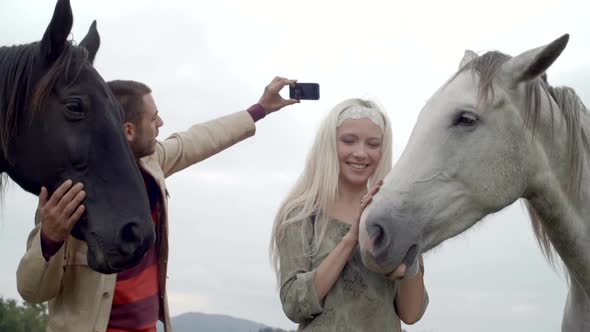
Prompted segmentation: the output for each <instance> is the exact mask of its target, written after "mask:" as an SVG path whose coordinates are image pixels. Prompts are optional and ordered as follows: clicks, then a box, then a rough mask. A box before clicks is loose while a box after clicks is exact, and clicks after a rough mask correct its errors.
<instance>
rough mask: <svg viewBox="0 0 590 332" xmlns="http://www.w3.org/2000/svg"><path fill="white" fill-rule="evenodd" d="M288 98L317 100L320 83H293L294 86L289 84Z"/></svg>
mask: <svg viewBox="0 0 590 332" xmlns="http://www.w3.org/2000/svg"><path fill="white" fill-rule="evenodd" d="M289 98H291V99H304V100H318V99H320V85H319V84H318V83H295V86H289Z"/></svg>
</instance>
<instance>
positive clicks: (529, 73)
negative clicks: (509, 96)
mask: <svg viewBox="0 0 590 332" xmlns="http://www.w3.org/2000/svg"><path fill="white" fill-rule="evenodd" d="M568 40H569V34H565V35H563V36H561V37H559V38H557V39H556V40H554V41H552V42H551V43H550V44H547V45H545V46H541V47H538V48H534V49H532V50H528V51H526V52H524V53H522V54H520V55H518V56H515V57H514V58H512V59H510V60H508V61H507V62H506V63H505V64H504V65H502V76H503V77H505V78H506V79H507V80H508V81H510V82H511V84H512V85H513V86H515V85H516V84H518V83H520V82H526V81H529V80H532V79H534V78H536V77H537V76H539V75H541V74H543V73H544V72H545V71H546V70H547V69H548V68H549V67H550V66H551V65H552V64H553V62H554V61H555V60H556V59H557V58H558V57H559V55H560V54H561V52H562V51H563V50H564V49H565V46H566V45H567V42H568Z"/></svg>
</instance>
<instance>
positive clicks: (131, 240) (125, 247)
mask: <svg viewBox="0 0 590 332" xmlns="http://www.w3.org/2000/svg"><path fill="white" fill-rule="evenodd" d="M119 240H120V241H121V242H120V243H119V251H120V252H121V253H122V254H123V255H131V254H133V253H134V252H135V251H136V250H137V248H138V247H139V245H140V244H141V242H142V239H141V235H140V234H139V226H138V225H137V223H135V222H130V223H127V224H125V225H124V226H123V228H122V229H121V233H120V236H119Z"/></svg>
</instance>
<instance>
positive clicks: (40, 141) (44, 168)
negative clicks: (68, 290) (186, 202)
mask: <svg viewBox="0 0 590 332" xmlns="http://www.w3.org/2000/svg"><path fill="white" fill-rule="evenodd" d="M72 21H73V17H72V9H71V7H70V2H69V0H58V2H57V5H56V7H55V11H54V13H53V18H52V19H51V22H50V23H49V26H48V27H47V30H46V31H45V34H44V35H43V39H42V40H41V41H40V42H35V43H32V44H28V45H19V46H12V47H2V48H0V146H1V148H2V149H1V150H0V172H6V173H7V174H8V175H9V176H10V177H11V178H12V179H13V180H14V181H15V182H16V183H18V184H19V185H20V186H21V187H22V188H23V189H25V190H26V191H28V192H30V193H33V194H39V192H40V189H41V186H46V187H47V189H48V191H49V193H50V194H51V193H52V192H53V191H54V190H55V189H56V188H57V187H58V186H59V185H60V184H61V183H63V182H64V181H65V180H66V179H72V180H73V181H74V182H82V183H83V184H84V190H85V191H86V198H85V201H84V205H85V207H86V210H85V213H84V215H83V216H82V218H81V219H80V220H79V221H78V223H77V224H76V226H75V228H74V231H73V232H72V233H73V235H74V236H75V237H77V238H79V239H81V240H84V241H86V242H87V244H88V264H89V265H90V267H91V268H92V269H94V270H96V271H98V272H102V273H113V272H119V271H122V270H124V269H126V268H129V267H131V266H133V265H135V264H137V263H138V262H139V260H140V259H141V258H142V257H143V255H144V254H145V252H146V251H147V250H148V249H149V247H150V246H151V245H152V243H153V242H154V238H155V236H154V226H153V222H152V219H151V216H150V212H149V203H148V198H147V194H146V190H145V185H144V182H143V179H142V177H141V174H140V172H139V168H138V166H137V163H136V161H135V159H134V157H133V154H132V152H131V149H130V147H129V145H128V143H127V140H126V138H125V136H124V134H123V129H122V123H123V111H122V109H121V106H120V105H119V103H118V102H117V100H116V99H115V97H114V96H113V94H112V93H111V92H110V90H109V89H108V87H107V85H106V83H105V81H104V80H103V79H102V77H101V76H100V75H99V74H98V72H97V71H96V70H95V69H94V68H93V67H92V62H93V60H94V56H95V54H96V52H97V51H98V47H99V43H100V40H99V36H98V32H97V30H96V22H94V23H93V24H92V26H91V27H90V30H89V32H88V34H87V36H86V37H85V38H84V39H83V40H82V42H81V43H80V45H79V46H75V45H74V44H73V43H72V42H71V41H68V40H67V37H68V35H69V33H70V30H71V28H72Z"/></svg>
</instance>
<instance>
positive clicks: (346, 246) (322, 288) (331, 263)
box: [314, 237, 356, 301]
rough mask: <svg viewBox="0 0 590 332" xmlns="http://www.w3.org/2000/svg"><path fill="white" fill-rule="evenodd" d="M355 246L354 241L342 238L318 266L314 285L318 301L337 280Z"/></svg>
mask: <svg viewBox="0 0 590 332" xmlns="http://www.w3.org/2000/svg"><path fill="white" fill-rule="evenodd" d="M355 247H356V241H352V240H349V239H347V238H346V237H345V238H343V239H342V241H340V243H339V244H338V245H337V246H336V248H334V250H332V252H330V254H329V255H328V256H327V257H326V258H325V259H324V260H323V261H322V263H320V265H319V266H318V268H317V270H316V274H315V278H314V285H315V288H316V292H317V294H318V297H319V299H320V301H322V300H323V299H324V298H325V297H326V295H327V294H328V292H329V291H330V289H331V288H332V286H334V284H335V283H336V280H338V277H339V276H340V273H341V272H342V269H344V265H346V262H348V259H349V257H350V255H351V253H352V251H353V250H354V248H355Z"/></svg>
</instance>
